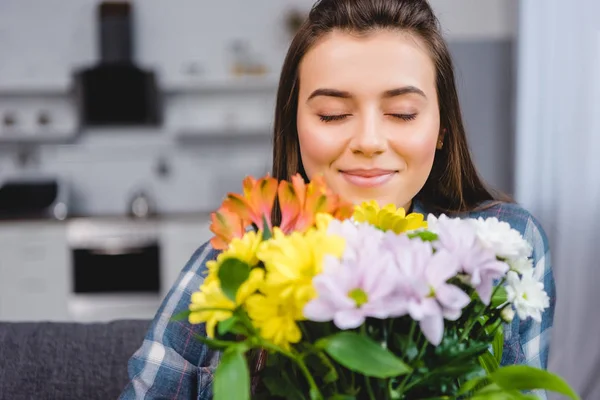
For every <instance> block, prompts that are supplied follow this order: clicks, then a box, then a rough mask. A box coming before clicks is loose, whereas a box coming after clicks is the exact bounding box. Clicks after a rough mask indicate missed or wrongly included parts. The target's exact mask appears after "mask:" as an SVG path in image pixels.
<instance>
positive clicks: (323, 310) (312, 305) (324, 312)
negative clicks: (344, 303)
mask: <svg viewBox="0 0 600 400" xmlns="http://www.w3.org/2000/svg"><path fill="white" fill-rule="evenodd" d="M337 311H338V308H337V307H332V306H331V303H329V302H328V301H326V300H324V299H315V300H312V301H309V302H308V303H307V304H306V305H305V306H304V310H303V311H302V312H303V314H304V317H306V319H308V320H310V321H316V322H327V321H331V320H332V319H333V317H334V315H335V313H336V312H337Z"/></svg>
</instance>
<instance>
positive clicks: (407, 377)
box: [398, 332, 429, 394]
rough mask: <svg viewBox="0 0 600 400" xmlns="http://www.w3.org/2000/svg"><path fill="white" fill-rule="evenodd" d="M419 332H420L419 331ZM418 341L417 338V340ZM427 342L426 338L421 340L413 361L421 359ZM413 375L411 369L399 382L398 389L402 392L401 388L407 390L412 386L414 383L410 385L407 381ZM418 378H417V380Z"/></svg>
mask: <svg viewBox="0 0 600 400" xmlns="http://www.w3.org/2000/svg"><path fill="white" fill-rule="evenodd" d="M419 333H420V332H419ZM417 341H418V340H417ZM428 344H429V343H428V342H427V339H425V341H424V342H423V345H421V350H419V355H418V356H417V358H416V359H415V361H418V360H420V359H421V357H423V355H424V354H425V350H426V349H427V345H428ZM412 376H413V371H411V372H410V373H409V374H408V375H406V377H405V378H404V379H403V380H402V383H400V386H399V387H398V391H399V392H400V393H401V394H403V393H402V390H406V391H408V390H409V389H410V388H412V387H413V386H414V383H413V384H411V385H408V386H406V385H407V383H408V381H409V380H410V378H412ZM418 381H419V380H417V382H418Z"/></svg>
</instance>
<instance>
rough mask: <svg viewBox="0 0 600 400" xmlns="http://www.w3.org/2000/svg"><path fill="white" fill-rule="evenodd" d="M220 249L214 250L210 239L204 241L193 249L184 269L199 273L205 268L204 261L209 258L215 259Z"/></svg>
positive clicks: (209, 259)
mask: <svg viewBox="0 0 600 400" xmlns="http://www.w3.org/2000/svg"><path fill="white" fill-rule="evenodd" d="M220 253H221V250H216V249H215V248H213V247H212V246H211V244H210V241H207V242H204V243H203V244H202V245H201V246H200V247H198V248H197V249H196V251H194V253H193V254H192V256H191V257H190V260H189V261H188V263H187V265H186V266H185V268H184V270H189V271H190V272H195V273H200V272H202V270H204V269H205V268H206V263H207V262H208V261H211V260H216V259H217V257H218V256H219V254H220Z"/></svg>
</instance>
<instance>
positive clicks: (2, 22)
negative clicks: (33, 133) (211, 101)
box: [0, 0, 517, 88]
mask: <svg viewBox="0 0 600 400" xmlns="http://www.w3.org/2000/svg"><path fill="white" fill-rule="evenodd" d="M98 2H99V1H98V0H2V1H1V2H0V54H1V55H2V63H0V88H3V87H13V86H21V85H23V86H28V87H34V88H35V87H37V86H38V85H48V86H54V85H66V84H67V83H68V80H69V77H70V76H69V74H70V71H71V69H72V68H73V67H76V66H81V65H87V64H90V63H93V62H95V60H96V36H95V35H96V32H95V29H96V20H95V15H94V10H95V5H96V4H97V3H98ZM133 3H134V4H135V24H136V30H135V51H136V56H137V60H138V61H139V62H140V63H141V64H142V65H145V66H148V67H152V68H158V70H159V71H160V72H161V77H162V79H163V83H164V84H165V85H166V86H168V85H170V84H172V83H177V82H182V81H183V82H185V81H186V80H187V79H189V76H188V74H186V72H185V71H186V69H187V68H188V67H189V65H190V63H199V64H200V65H201V66H202V67H203V69H204V71H205V73H206V74H207V75H210V76H214V75H222V74H224V73H227V71H228V70H229V68H228V62H229V57H230V55H229V53H228V49H229V48H230V43H231V41H233V40H236V39H240V38H242V39H244V40H247V41H248V42H250V43H251V45H252V46H253V47H254V48H255V50H256V51H257V53H258V54H260V56H261V57H262V59H263V60H264V62H265V63H266V64H267V65H269V66H270V67H271V71H272V72H274V73H275V74H277V73H278V69H279V65H280V63H281V60H282V58H283V55H284V53H285V50H286V48H287V44H288V40H289V36H288V35H287V33H286V30H285V25H284V20H285V13H286V11H287V10H289V9H291V8H299V9H301V10H307V9H308V8H309V7H310V6H311V4H312V3H313V1H312V0H277V1H274V0H253V1H247V0H219V1H214V0H175V1H173V0H137V1H133ZM516 3H517V0H433V1H431V4H432V5H433V7H434V9H435V10H436V11H437V13H438V17H439V18H440V21H441V23H442V26H443V28H444V31H445V32H446V34H447V37H448V39H450V40H487V39H506V38H511V37H512V36H513V35H514V32H515V21H516Z"/></svg>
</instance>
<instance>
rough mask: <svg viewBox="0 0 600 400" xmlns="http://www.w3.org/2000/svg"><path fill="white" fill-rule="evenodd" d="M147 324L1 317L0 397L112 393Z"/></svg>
mask: <svg viewBox="0 0 600 400" xmlns="http://www.w3.org/2000/svg"><path fill="white" fill-rule="evenodd" d="M149 326H150V321H142V320H131V321H115V322H109V323H94V324H76V323H50V322H43V323H39V322H37V323H7V322H0V399H2V400H4V399H6V400H32V399H36V400H46V399H48V400H62V399H68V400H75V399H85V400H93V399H102V400H107V399H116V398H117V397H118V396H119V394H120V393H121V391H122V390H123V388H124V386H125V385H126V384H127V380H128V377H127V360H128V359H129V357H131V355H132V354H133V353H134V352H135V350H137V348H138V347H139V346H140V345H141V344H142V341H143V339H144V335H145V333H146V330H147V329H148V327H149Z"/></svg>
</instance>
